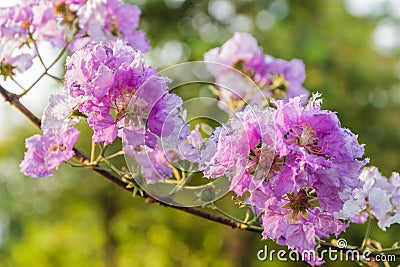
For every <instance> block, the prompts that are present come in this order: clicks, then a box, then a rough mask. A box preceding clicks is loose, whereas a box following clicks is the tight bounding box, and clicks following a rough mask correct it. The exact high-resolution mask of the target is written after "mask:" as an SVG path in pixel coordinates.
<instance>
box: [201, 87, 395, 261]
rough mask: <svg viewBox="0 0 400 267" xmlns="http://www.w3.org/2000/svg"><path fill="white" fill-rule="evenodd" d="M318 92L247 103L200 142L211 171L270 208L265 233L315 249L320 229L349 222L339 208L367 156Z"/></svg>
mask: <svg viewBox="0 0 400 267" xmlns="http://www.w3.org/2000/svg"><path fill="white" fill-rule="evenodd" d="M318 97H319V95H318V94H316V95H314V96H313V97H312V98H311V99H310V100H309V102H308V104H307V105H306V106H303V105H302V102H303V100H302V99H301V97H295V98H292V99H290V100H289V101H288V102H287V103H285V102H284V101H283V100H279V101H276V102H275V105H276V109H272V108H267V109H264V110H257V109H253V110H252V109H251V108H250V106H247V107H246V108H245V109H244V110H242V111H240V112H237V113H236V114H235V117H233V118H232V119H231V120H230V121H229V122H228V123H227V124H226V125H223V126H221V127H219V128H217V129H216V131H214V133H213V135H212V136H211V138H210V139H208V140H207V141H206V142H205V143H204V145H203V146H202V147H201V157H200V169H201V170H203V173H204V175H205V176H206V177H212V178H217V177H219V176H221V175H226V176H227V177H228V178H229V179H230V181H231V190H233V191H234V192H235V193H236V194H238V195H242V194H244V193H245V192H247V191H249V192H250V198H249V199H248V200H247V202H248V203H249V204H251V205H254V206H255V207H256V210H257V211H258V212H264V215H263V216H262V225H263V228H264V232H263V236H264V238H271V239H276V240H277V241H278V243H279V244H284V245H287V246H289V247H290V248H293V249H296V250H297V251H300V252H301V251H303V250H308V249H314V248H315V246H316V245H317V243H316V241H315V237H320V238H322V237H329V235H330V234H335V235H338V234H339V233H341V232H342V231H344V230H345V229H346V228H347V226H348V224H347V223H343V222H341V221H340V220H339V219H337V218H336V217H335V216H334V213H335V215H336V213H337V212H339V211H340V210H341V209H342V208H343V207H344V205H345V201H346V198H348V197H347V196H346V194H347V193H346V192H348V191H353V192H355V191H357V190H359V189H360V187H361V183H360V182H359V181H358V176H359V174H360V172H361V168H362V167H363V166H364V165H365V164H366V162H367V160H360V158H361V157H362V155H363V152H364V150H363V146H362V145H360V144H359V143H358V141H357V136H356V135H354V134H353V133H351V132H350V131H349V130H347V129H343V128H341V126H340V122H339V120H338V118H337V115H336V114H335V113H334V112H331V111H328V110H321V107H320V104H321V101H320V100H319V99H318ZM396 181H397V180H396ZM399 184H400V182H399ZM319 263H320V262H319V261H318V262H315V263H313V264H319Z"/></svg>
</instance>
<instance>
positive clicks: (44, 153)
mask: <svg viewBox="0 0 400 267" xmlns="http://www.w3.org/2000/svg"><path fill="white" fill-rule="evenodd" d="M78 136H79V131H78V130H76V129H74V128H70V129H68V130H67V131H65V132H64V133H62V134H47V135H43V136H42V135H38V134H36V135H34V136H32V137H30V138H28V139H26V148H27V149H28V151H27V152H25V158H24V160H23V161H22V163H21V164H20V168H21V171H22V172H23V173H24V174H25V175H27V176H31V177H47V176H51V175H52V172H51V171H52V170H53V169H56V168H57V167H58V166H59V165H60V163H61V162H64V161H67V160H69V159H70V158H71V157H72V156H73V155H74V151H73V146H74V144H75V142H76V140H77V139H78Z"/></svg>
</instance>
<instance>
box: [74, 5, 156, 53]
mask: <svg viewBox="0 0 400 267" xmlns="http://www.w3.org/2000/svg"><path fill="white" fill-rule="evenodd" d="M81 14H82V15H81V17H80V20H79V26H80V28H81V29H82V30H81V33H80V34H78V36H80V35H82V36H84V35H85V34H86V35H88V36H89V37H86V38H85V39H86V43H88V42H90V41H95V42H100V41H108V40H117V39H123V40H124V41H125V42H127V43H129V45H130V46H132V47H133V48H134V49H135V50H140V51H143V52H146V51H148V50H149V42H148V41H147V39H146V36H145V34H144V33H143V32H142V31H138V30H137V27H138V25H139V18H140V14H141V11H140V9H139V8H138V7H136V6H133V5H128V4H122V3H120V2H119V1H118V0H107V1H93V2H91V3H88V4H86V5H85V6H84V7H83V8H82V11H81ZM81 42H82V41H81ZM77 46H78V48H81V47H83V45H82V44H79V45H77ZM79 46H80V47H79Z"/></svg>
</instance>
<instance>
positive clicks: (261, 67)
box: [204, 33, 308, 113]
mask: <svg viewBox="0 0 400 267" xmlns="http://www.w3.org/2000/svg"><path fill="white" fill-rule="evenodd" d="M204 59H205V61H207V62H209V64H208V69H209V71H210V72H211V74H212V75H213V76H214V77H215V82H216V83H217V84H218V85H219V97H220V100H221V101H222V103H223V105H220V108H221V109H223V110H224V111H226V112H227V113H231V110H230V109H229V108H231V109H233V110H236V111H238V110H240V108H241V107H242V106H243V105H246V104H250V105H252V104H257V105H258V106H259V107H263V106H266V105H267V104H268V103H269V102H270V100H271V99H283V100H285V102H287V101H288V99H290V98H291V97H294V96H298V95H305V96H307V95H308V91H307V90H306V89H305V88H304V87H303V85H302V84H303V82H304V80H305V77H306V74H305V66H304V63H303V62H302V61H301V60H299V59H292V60H291V61H286V60H284V59H278V58H274V57H272V56H270V55H264V54H263V49H262V48H261V47H259V46H258V44H257V40H256V39H255V38H254V37H253V36H252V35H251V34H249V33H235V34H234V35H233V37H232V38H230V39H229V40H228V41H226V42H225V43H224V44H223V45H222V46H221V47H217V48H213V49H211V50H210V51H208V52H207V53H205V54H204ZM224 104H225V105H224Z"/></svg>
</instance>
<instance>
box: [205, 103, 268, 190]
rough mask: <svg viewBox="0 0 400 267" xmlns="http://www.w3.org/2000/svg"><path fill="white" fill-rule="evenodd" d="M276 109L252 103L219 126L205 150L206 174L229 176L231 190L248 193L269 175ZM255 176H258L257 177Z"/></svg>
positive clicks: (215, 176) (212, 176)
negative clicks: (264, 107)
mask: <svg viewBox="0 0 400 267" xmlns="http://www.w3.org/2000/svg"><path fill="white" fill-rule="evenodd" d="M273 116H274V111H273V110H272V109H269V108H267V109H265V110H263V111H259V110H257V109H252V108H251V107H250V106H248V107H246V108H245V109H244V110H243V111H241V112H238V113H237V114H236V116H235V117H234V118H232V119H231V120H230V122H229V123H228V124H227V125H225V126H223V127H221V128H218V130H216V131H215V132H214V135H213V136H212V137H211V138H210V139H209V140H207V141H206V142H205V144H204V145H203V147H202V150H201V154H202V155H201V160H200V170H202V171H203V172H204V175H205V176H206V177H211V178H217V177H219V176H221V175H227V177H228V178H229V179H230V180H231V190H233V191H234V192H236V193H237V194H238V195H242V194H244V193H245V192H246V191H247V190H248V188H249V187H255V188H256V187H257V186H258V185H259V184H260V183H261V182H262V181H263V179H264V178H265V176H266V175H267V174H268V171H269V167H270V166H271V162H272V161H271V158H270V157H269V155H271V151H273V149H274V126H273ZM253 178H254V179H253Z"/></svg>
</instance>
